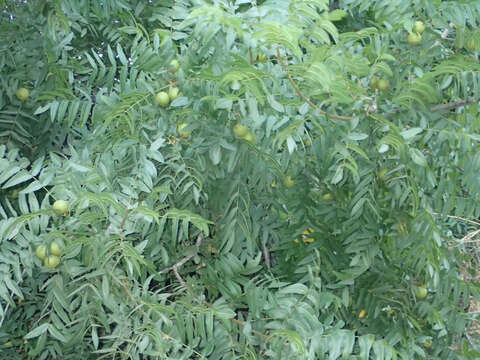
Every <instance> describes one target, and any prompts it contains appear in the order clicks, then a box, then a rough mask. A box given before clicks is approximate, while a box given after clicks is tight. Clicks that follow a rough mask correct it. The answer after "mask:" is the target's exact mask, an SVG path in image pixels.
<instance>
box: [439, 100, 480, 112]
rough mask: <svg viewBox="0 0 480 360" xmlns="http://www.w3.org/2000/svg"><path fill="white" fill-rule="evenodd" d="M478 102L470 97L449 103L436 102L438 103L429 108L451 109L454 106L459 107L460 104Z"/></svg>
mask: <svg viewBox="0 0 480 360" xmlns="http://www.w3.org/2000/svg"><path fill="white" fill-rule="evenodd" d="M478 102H479V101H478V100H475V99H473V98H470V99H467V100H458V101H454V102H450V103H446V104H438V105H435V106H434V107H432V108H431V109H430V110H431V111H441V110H451V109H455V108H458V107H461V106H465V105H470V104H475V103H478Z"/></svg>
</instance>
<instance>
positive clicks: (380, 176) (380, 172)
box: [378, 169, 388, 180]
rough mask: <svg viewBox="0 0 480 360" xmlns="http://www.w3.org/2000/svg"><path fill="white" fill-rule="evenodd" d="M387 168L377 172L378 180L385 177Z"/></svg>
mask: <svg viewBox="0 0 480 360" xmlns="http://www.w3.org/2000/svg"><path fill="white" fill-rule="evenodd" d="M387 172H388V169H382V170H380V171H379V172H378V178H379V179H380V180H383V179H385V175H387Z"/></svg>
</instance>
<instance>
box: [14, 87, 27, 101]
mask: <svg viewBox="0 0 480 360" xmlns="http://www.w3.org/2000/svg"><path fill="white" fill-rule="evenodd" d="M16 95H17V98H18V100H20V101H25V100H27V99H28V97H29V96H30V92H29V91H28V90H27V89H25V88H23V87H22V88H20V89H18V90H17V94H16Z"/></svg>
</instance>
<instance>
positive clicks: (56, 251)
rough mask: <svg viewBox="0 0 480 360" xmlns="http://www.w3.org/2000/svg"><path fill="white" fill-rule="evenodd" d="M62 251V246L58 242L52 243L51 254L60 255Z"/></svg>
mask: <svg viewBox="0 0 480 360" xmlns="http://www.w3.org/2000/svg"><path fill="white" fill-rule="evenodd" d="M61 253H62V248H61V247H60V245H58V244H57V243H56V242H52V243H51V244H50V254H52V255H56V256H59V255H60V254H61Z"/></svg>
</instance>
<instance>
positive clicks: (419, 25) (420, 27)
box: [413, 20, 425, 35]
mask: <svg viewBox="0 0 480 360" xmlns="http://www.w3.org/2000/svg"><path fill="white" fill-rule="evenodd" d="M424 31H425V24H424V23H423V21H420V20H417V21H415V23H414V24H413V32H414V33H417V34H419V35H422V34H423V32H424Z"/></svg>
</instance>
